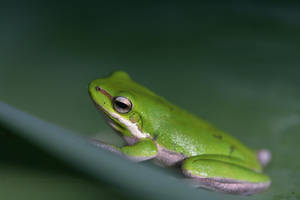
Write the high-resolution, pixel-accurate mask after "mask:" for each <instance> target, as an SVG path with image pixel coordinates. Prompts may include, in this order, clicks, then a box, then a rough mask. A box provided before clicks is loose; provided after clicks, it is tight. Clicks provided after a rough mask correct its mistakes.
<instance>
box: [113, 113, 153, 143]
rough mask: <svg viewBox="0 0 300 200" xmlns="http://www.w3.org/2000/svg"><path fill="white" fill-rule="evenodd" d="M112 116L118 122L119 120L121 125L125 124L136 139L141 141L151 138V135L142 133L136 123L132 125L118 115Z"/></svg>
mask: <svg viewBox="0 0 300 200" xmlns="http://www.w3.org/2000/svg"><path fill="white" fill-rule="evenodd" d="M110 115H111V116H112V117H113V118H115V119H116V120H118V121H119V122H120V123H121V124H124V125H125V126H126V128H127V129H128V130H129V131H130V132H131V134H132V135H133V136H134V137H136V138H139V139H142V138H150V134H149V133H143V132H141V131H140V130H139V128H138V126H137V125H136V124H135V123H132V122H131V121H129V120H127V119H124V118H122V117H121V116H120V115H118V114H116V113H110Z"/></svg>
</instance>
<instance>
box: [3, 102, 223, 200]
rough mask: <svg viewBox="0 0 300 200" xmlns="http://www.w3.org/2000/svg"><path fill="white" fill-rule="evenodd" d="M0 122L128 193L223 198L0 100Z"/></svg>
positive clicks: (142, 196)
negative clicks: (105, 148)
mask: <svg viewBox="0 0 300 200" xmlns="http://www.w3.org/2000/svg"><path fill="white" fill-rule="evenodd" d="M0 124H1V125H2V126H4V127H6V128H7V129H9V130H12V131H13V132H14V133H16V134H18V135H19V136H21V137H23V138H26V139H27V140H29V141H31V142H32V143H34V144H36V145H38V146H40V147H41V148H43V149H45V150H47V151H49V152H50V153H52V154H53V155H55V156H57V157H59V158H61V159H63V160H65V161H67V162H68V163H69V164H70V165H72V166H74V167H76V168H78V169H80V170H82V171H84V172H86V173H88V174H90V175H92V176H93V177H95V178H96V179H99V180H101V181H103V180H104V181H106V182H108V183H110V184H112V185H114V186H116V187H118V188H121V189H122V190H125V191H128V192H129V194H130V195H131V196H135V197H139V198H149V199H199V198H200V197H201V198H203V199H223V198H222V196H224V195H223V194H219V193H213V192H208V191H204V190H197V189H193V188H190V187H188V186H187V185H185V184H184V183H182V182H180V181H179V180H177V179H175V178H174V177H171V176H170V175H167V174H166V173H163V171H161V170H156V169H155V168H150V167H148V166H145V165H142V164H135V163H132V162H130V161H127V160H125V159H123V158H121V157H119V156H116V155H114V154H111V153H109V152H106V151H104V150H102V149H97V148H95V147H94V146H92V145H91V144H89V143H88V142H87V140H86V138H83V137H80V136H78V134H76V133H73V132H71V131H69V130H66V129H63V128H61V127H58V126H56V125H53V124H51V123H48V122H45V121H43V120H41V119H38V118H36V117H34V116H31V115H29V114H27V113H24V112H22V111H19V110H17V109H15V108H13V107H11V106H9V105H7V104H5V103H1V102H0Z"/></svg>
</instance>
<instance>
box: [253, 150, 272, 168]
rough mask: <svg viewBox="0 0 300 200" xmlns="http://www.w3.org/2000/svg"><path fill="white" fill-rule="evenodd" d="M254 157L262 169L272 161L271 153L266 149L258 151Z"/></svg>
mask: <svg viewBox="0 0 300 200" xmlns="http://www.w3.org/2000/svg"><path fill="white" fill-rule="evenodd" d="M256 157H257V160H258V161H259V163H260V164H261V166H262V167H265V166H267V165H268V164H269V162H270V161H271V159H272V153H271V152H270V151H269V150H268V149H260V150H257V151H256Z"/></svg>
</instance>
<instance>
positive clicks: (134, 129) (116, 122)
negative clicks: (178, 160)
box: [94, 101, 152, 139]
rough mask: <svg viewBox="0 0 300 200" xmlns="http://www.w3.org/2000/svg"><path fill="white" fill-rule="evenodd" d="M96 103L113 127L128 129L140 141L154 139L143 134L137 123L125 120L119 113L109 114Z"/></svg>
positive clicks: (147, 134)
mask: <svg viewBox="0 0 300 200" xmlns="http://www.w3.org/2000/svg"><path fill="white" fill-rule="evenodd" d="M94 103H95V105H96V107H97V108H98V110H99V111H100V112H102V113H103V115H104V116H105V117H106V121H107V122H108V124H109V125H110V126H111V127H113V128H115V129H117V130H119V129H124V128H126V129H127V130H128V131H129V132H130V133H131V134H132V135H133V136H134V137H135V138H138V139H143V138H152V137H151V135H150V134H149V133H144V132H142V131H141V130H140V129H139V127H138V125H137V124H136V123H132V122H131V121H130V120H127V119H125V118H123V117H122V116H121V115H119V114H117V113H114V112H109V111H108V110H106V109H105V108H103V107H102V106H100V105H99V104H97V102H95V101H94Z"/></svg>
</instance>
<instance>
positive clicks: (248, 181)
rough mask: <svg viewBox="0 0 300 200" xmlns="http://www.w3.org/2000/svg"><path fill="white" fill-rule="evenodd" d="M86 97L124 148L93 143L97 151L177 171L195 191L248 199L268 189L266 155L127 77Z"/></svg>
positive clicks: (117, 75) (94, 85) (104, 81)
mask: <svg viewBox="0 0 300 200" xmlns="http://www.w3.org/2000/svg"><path fill="white" fill-rule="evenodd" d="M89 94H90V96H91V98H92V100H93V102H94V103H95V105H96V107H97V108H98V109H99V110H100V111H101V112H102V113H103V114H104V116H105V119H106V120H107V122H108V123H109V124H110V125H111V126H112V128H113V129H115V130H116V131H117V132H118V133H120V135H121V137H122V138H123V139H124V140H125V142H126V143H127V145H125V146H123V147H116V146H114V145H111V144H106V143H104V142H102V141H99V140H91V141H92V143H93V144H95V145H96V146H98V147H100V148H104V149H107V150H109V151H111V152H114V153H117V154H119V155H122V156H124V157H126V158H128V159H130V160H132V161H136V162H139V161H144V160H149V159H153V160H154V161H155V162H156V163H158V164H160V165H163V166H175V165H176V166H180V167H181V170H182V172H183V174H184V175H185V176H186V177H187V178H188V179H190V180H191V181H192V182H193V183H194V184H195V185H196V186H198V187H204V188H206V189H210V190H215V191H221V192H226V193H232V194H241V195H250V194H255V193H258V192H261V191H263V190H265V189H267V188H268V187H269V186H270V183H271V181H270V178H269V177H268V176H267V175H266V174H264V173H262V167H263V166H265V165H266V164H267V163H268V162H269V161H270V158H271V154H270V152H269V151H268V150H264V149H262V150H259V151H254V150H251V149H249V148H248V147H246V146H245V145H244V144H242V143H241V142H239V141H238V140H237V139H235V138H233V137H232V136H230V135H228V134H226V133H225V132H223V131H221V130H218V129H216V128H215V127H213V126H212V125H211V124H209V123H208V122H207V121H204V120H202V119H200V118H198V117H196V116H195V115H193V114H191V113H189V112H187V111H185V110H183V109H181V108H179V107H177V106H175V105H174V104H172V103H170V102H168V101H167V100H166V99H164V98H162V97H160V96H158V95H156V94H155V93H153V92H152V91H150V90H148V89H147V88H145V87H143V86H141V85H140V84H138V83H136V82H135V81H133V80H132V79H131V78H130V77H129V75H128V74H127V73H125V72H123V71H116V72H114V73H112V74H111V75H110V76H109V77H105V78H101V79H97V80H94V81H92V82H91V83H90V84H89Z"/></svg>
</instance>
